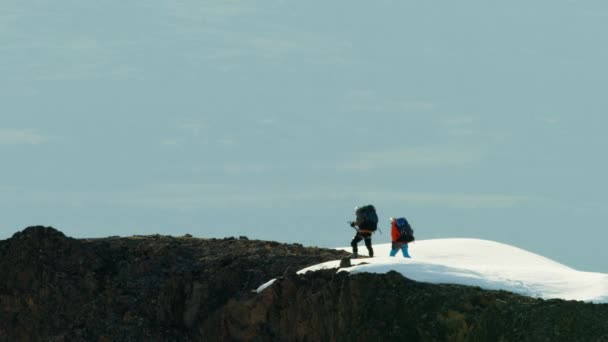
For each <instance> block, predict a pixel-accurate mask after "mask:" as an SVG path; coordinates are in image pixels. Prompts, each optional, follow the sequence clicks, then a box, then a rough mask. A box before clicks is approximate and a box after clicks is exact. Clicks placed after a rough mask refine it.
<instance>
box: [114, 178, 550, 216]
mask: <svg viewBox="0 0 608 342" xmlns="http://www.w3.org/2000/svg"><path fill="white" fill-rule="evenodd" d="M105 198H107V202H108V203H106V204H111V205H118V206H127V207H143V208H154V209H164V210H182V211H189V210H200V209H204V208H207V209H208V208H216V209H230V208H243V207H246V208H290V207H302V206H307V205H309V204H306V203H303V202H313V203H316V204H319V203H324V202H331V203H335V202H336V201H348V202H349V203H350V202H361V201H364V202H365V201H368V202H373V203H377V204H379V205H388V204H391V203H392V204H407V205H410V206H411V205H417V206H436V207H449V208H457V209H482V208H508V207H513V206H517V205H522V204H526V203H529V202H532V201H538V200H542V199H540V198H532V197H529V196H525V195H507V194H474V193H473V194H463V193H408V192H400V191H398V190H383V189H380V190H378V189H369V188H368V189H365V188H364V189H361V187H354V186H298V185H287V186H278V185H277V186H272V185H266V186H262V185H259V186H251V185H236V184H160V185H154V186H150V187H147V188H144V189H141V190H135V191H130V192H125V193H121V194H112V195H108V196H105Z"/></svg>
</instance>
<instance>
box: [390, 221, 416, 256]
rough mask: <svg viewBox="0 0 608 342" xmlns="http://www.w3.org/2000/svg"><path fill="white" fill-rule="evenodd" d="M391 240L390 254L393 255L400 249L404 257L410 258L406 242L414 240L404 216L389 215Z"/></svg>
mask: <svg viewBox="0 0 608 342" xmlns="http://www.w3.org/2000/svg"><path fill="white" fill-rule="evenodd" d="M391 240H392V249H391V252H390V256H392V257H394V256H395V255H397V252H399V250H401V252H402V253H403V257H404V258H411V256H410V254H409V251H408V242H411V241H413V240H414V231H413V230H412V229H411V227H410V224H409V223H408V222H407V220H406V219H405V218H404V217H400V218H393V217H391Z"/></svg>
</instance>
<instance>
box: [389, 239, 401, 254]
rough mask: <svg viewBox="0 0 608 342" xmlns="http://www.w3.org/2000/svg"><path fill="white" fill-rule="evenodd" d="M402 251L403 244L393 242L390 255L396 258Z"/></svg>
mask: <svg viewBox="0 0 608 342" xmlns="http://www.w3.org/2000/svg"><path fill="white" fill-rule="evenodd" d="M400 249H401V244H399V243H396V242H391V252H390V253H389V255H390V256H392V257H394V256H395V255H397V252H399V250H400Z"/></svg>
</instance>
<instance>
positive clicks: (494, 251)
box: [258, 239, 608, 303]
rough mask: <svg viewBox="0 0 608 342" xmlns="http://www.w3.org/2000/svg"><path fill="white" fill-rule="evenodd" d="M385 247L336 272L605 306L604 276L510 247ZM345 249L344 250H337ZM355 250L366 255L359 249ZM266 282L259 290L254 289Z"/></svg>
mask: <svg viewBox="0 0 608 342" xmlns="http://www.w3.org/2000/svg"><path fill="white" fill-rule="evenodd" d="M390 248H391V247H390V244H381V245H375V246H374V253H375V255H376V257H374V258H369V259H368V258H365V259H353V260H352V264H353V266H352V267H349V268H342V269H340V270H338V272H350V273H359V272H371V273H386V272H388V271H391V270H393V271H397V272H400V273H402V274H403V275H404V276H406V277H407V278H410V279H413V280H416V281H421V282H428V283H450V284H461V285H470V286H479V287H481V288H484V289H491V290H499V289H502V290H507V291H511V292H515V293H519V294H522V295H526V296H532V297H539V298H544V299H549V298H561V299H567V300H582V301H588V302H594V303H608V274H604V273H592V272H581V271H577V270H575V269H572V268H570V267H567V266H565V265H562V264H560V263H557V262H555V261H553V260H550V259H547V258H545V257H543V256H540V255H537V254H534V253H530V252H528V251H525V250H523V249H520V248H517V247H513V246H510V245H506V244H502V243H498V242H493V241H487V240H479V239H434V240H421V241H416V242H414V243H412V244H410V248H409V250H410V255H411V256H412V259H405V258H403V256H402V255H401V252H399V254H397V256H396V257H389V256H388V253H389V251H390ZM339 249H343V250H346V251H350V247H348V248H339ZM360 250H361V251H362V252H363V251H366V249H365V247H364V246H362V247H360ZM339 264H340V261H339V260H336V261H330V262H326V263H322V264H319V265H315V266H311V267H308V268H305V269H302V270H300V271H299V273H305V272H308V271H314V270H319V269H326V268H336V269H337V268H338V266H339ZM270 284H272V281H270V282H268V283H266V284H264V285H262V286H260V288H259V289H258V291H262V290H263V289H264V288H266V287H267V286H269V285H270Z"/></svg>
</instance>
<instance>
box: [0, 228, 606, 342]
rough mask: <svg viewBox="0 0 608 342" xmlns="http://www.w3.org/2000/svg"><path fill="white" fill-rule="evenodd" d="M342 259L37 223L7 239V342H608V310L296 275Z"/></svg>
mask: <svg viewBox="0 0 608 342" xmlns="http://www.w3.org/2000/svg"><path fill="white" fill-rule="evenodd" d="M344 256H346V253H345V252H341V251H336V250H330V249H322V248H314V247H304V246H301V245H298V244H281V243H277V242H271V241H258V240H249V239H247V238H246V237H240V238H225V239H200V238H193V237H191V236H182V237H171V236H160V235H151V236H133V237H108V238H101V239H73V238H69V237H66V236H65V235H64V234H63V233H61V232H59V231H57V230H55V229H53V228H51V227H41V226H38V227H29V228H26V229H25V230H23V231H21V232H18V233H16V234H15V235H13V237H11V238H10V239H8V240H3V241H0V275H1V277H0V341H1V342H4V341H7V342H8V341H11V342H12V341H100V342H105V341H143V340H145V341H379V340H389V339H393V340H394V339H398V340H408V341H410V340H411V341H608V305H598V304H588V303H582V302H576V301H562V300H549V301H545V300H541V299H533V298H528V297H523V296H518V295H515V294H512V293H508V292H504V291H484V290H482V289H480V288H476V287H466V286H457V285H432V284H425V283H418V282H414V281H411V280H409V279H407V278H405V277H403V276H402V275H400V274H397V273H394V272H391V273H388V274H357V275H348V274H346V273H338V274H336V272H335V270H327V271H319V272H313V273H308V274H306V275H297V274H295V272H296V271H297V270H299V269H301V268H304V267H307V266H310V265H314V264H318V263H321V262H324V261H328V260H336V259H340V258H343V257H344ZM271 278H278V280H277V281H276V282H275V283H274V284H273V285H272V286H270V287H269V288H268V289H267V290H265V291H263V292H262V293H257V292H255V291H253V290H254V289H256V288H257V287H258V286H259V285H261V284H262V283H264V282H266V281H267V280H269V279H271Z"/></svg>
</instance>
